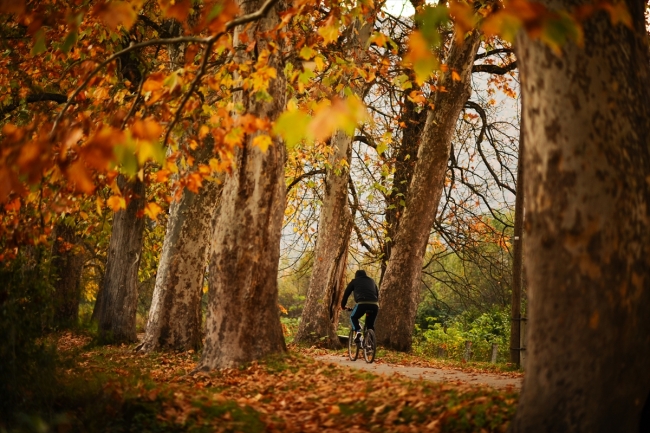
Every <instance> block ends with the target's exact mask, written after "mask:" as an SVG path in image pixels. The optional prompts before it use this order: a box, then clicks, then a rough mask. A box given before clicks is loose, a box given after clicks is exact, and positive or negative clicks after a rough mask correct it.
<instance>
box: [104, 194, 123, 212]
mask: <svg viewBox="0 0 650 433" xmlns="http://www.w3.org/2000/svg"><path fill="white" fill-rule="evenodd" d="M106 204H108V206H109V207H110V208H111V209H113V212H117V211H119V210H120V209H126V201H125V200H124V197H120V196H119V195H113V196H111V197H110V198H109V199H108V200H107V201H106Z"/></svg>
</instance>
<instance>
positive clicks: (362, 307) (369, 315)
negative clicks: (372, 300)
mask: <svg viewBox="0 0 650 433" xmlns="http://www.w3.org/2000/svg"><path fill="white" fill-rule="evenodd" d="M378 312H379V305H374V304H357V305H355V306H354V308H353V309H352V314H351V315H350V321H351V322H352V327H353V328H354V330H355V331H361V325H359V319H361V318H362V317H363V315H364V314H365V315H366V328H368V329H372V330H374V329H375V319H376V318H377V313H378Z"/></svg>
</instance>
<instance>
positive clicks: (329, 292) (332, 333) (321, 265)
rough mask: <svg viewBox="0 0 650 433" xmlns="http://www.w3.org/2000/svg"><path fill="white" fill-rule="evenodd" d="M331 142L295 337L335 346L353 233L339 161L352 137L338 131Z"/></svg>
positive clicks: (349, 149)
mask: <svg viewBox="0 0 650 433" xmlns="http://www.w3.org/2000/svg"><path fill="white" fill-rule="evenodd" d="M331 145H332V147H333V148H334V149H335V152H334V154H333V155H332V157H331V158H330V165H331V166H332V168H330V169H328V170H327V177H326V179H325V193H324V195H323V205H322V207H321V213H320V217H319V220H318V239H317V240H316V248H315V250H314V265H313V267H312V273H311V277H310V279H309V289H308V290H307V296H306V298H305V305H304V307H303V311H302V315H301V317H300V326H299V327H298V332H297V333H296V337H295V341H297V342H308V343H318V342H321V343H325V345H326V346H328V347H331V348H338V347H340V345H341V343H340V342H339V339H338V336H337V332H336V330H337V327H338V323H339V311H340V308H339V305H340V304H341V297H342V295H343V291H344V290H345V264H346V262H347V254H348V245H349V243H350V235H351V233H352V215H351V214H350V209H349V208H348V178H349V173H348V171H347V170H345V169H342V166H341V165H340V164H339V163H340V161H341V160H344V161H348V162H349V161H350V157H351V156H352V138H351V137H350V136H348V135H347V134H345V133H344V132H342V131H338V132H337V133H336V134H335V135H334V137H332V143H331ZM348 165H349V164H348ZM336 169H338V170H339V172H338V173H337V172H336Z"/></svg>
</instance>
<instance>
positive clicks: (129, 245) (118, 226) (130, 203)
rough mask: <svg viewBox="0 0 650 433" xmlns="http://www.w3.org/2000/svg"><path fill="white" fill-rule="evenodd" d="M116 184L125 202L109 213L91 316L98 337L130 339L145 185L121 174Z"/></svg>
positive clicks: (140, 244)
mask: <svg viewBox="0 0 650 433" xmlns="http://www.w3.org/2000/svg"><path fill="white" fill-rule="evenodd" d="M118 184H119V186H120V189H121V190H122V194H123V195H124V196H125V197H126V199H127V206H126V209H122V210H120V211H118V212H116V213H115V215H114V216H113V229H112V231H111V241H110V244H109V247H108V258H107V260H106V273H105V275H104V280H103V285H102V287H101V289H100V290H101V293H100V295H99V296H98V297H97V302H96V304H95V312H93V316H94V317H96V319H97V322H98V326H99V337H100V339H102V340H104V341H110V342H118V341H123V342H134V341H136V335H135V315H136V306H137V300H138V268H139V266H140V257H141V256H142V236H143V233H144V218H143V216H142V213H143V211H144V203H145V186H144V183H143V182H142V181H140V180H139V179H135V180H134V181H132V182H130V183H127V182H126V181H125V180H124V179H123V177H122V176H121V175H120V177H119V178H118Z"/></svg>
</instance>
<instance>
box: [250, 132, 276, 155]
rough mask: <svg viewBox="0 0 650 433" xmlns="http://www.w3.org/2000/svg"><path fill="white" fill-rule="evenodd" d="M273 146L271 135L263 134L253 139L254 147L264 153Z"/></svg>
mask: <svg viewBox="0 0 650 433" xmlns="http://www.w3.org/2000/svg"><path fill="white" fill-rule="evenodd" d="M271 144H272V140H271V137H270V136H269V135H266V134H261V135H258V136H257V137H255V138H253V146H256V147H259V148H260V150H261V151H262V152H266V150H267V149H268V148H269V146H270V145H271Z"/></svg>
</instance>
